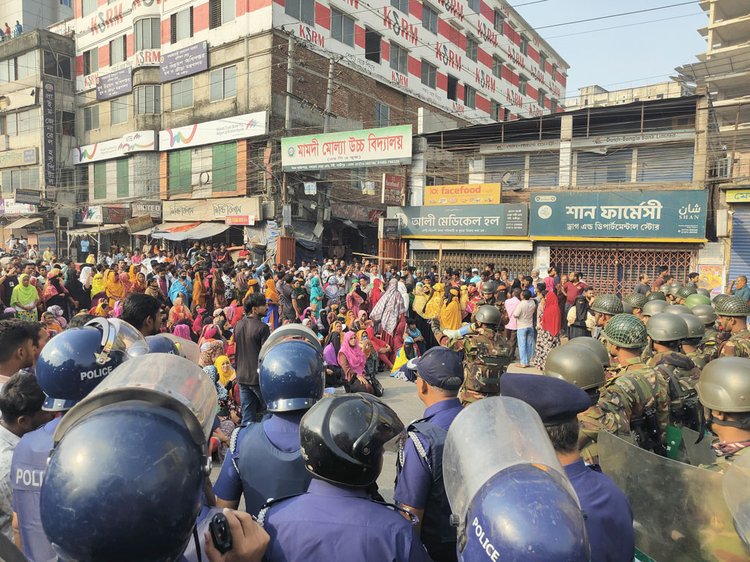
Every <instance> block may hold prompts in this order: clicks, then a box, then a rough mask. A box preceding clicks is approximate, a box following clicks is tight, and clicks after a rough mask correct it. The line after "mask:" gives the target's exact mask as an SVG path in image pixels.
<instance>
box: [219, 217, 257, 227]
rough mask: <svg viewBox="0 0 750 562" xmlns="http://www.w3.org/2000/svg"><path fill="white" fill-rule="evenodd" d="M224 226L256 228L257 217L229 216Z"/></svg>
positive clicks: (225, 218)
mask: <svg viewBox="0 0 750 562" xmlns="http://www.w3.org/2000/svg"><path fill="white" fill-rule="evenodd" d="M224 224H228V225H231V226H254V225H255V217H254V216H252V215H227V216H226V217H224Z"/></svg>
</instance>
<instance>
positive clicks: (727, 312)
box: [715, 296, 750, 317]
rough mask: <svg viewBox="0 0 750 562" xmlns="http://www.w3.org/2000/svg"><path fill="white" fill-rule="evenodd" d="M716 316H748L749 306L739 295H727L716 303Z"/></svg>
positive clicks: (749, 313)
mask: <svg viewBox="0 0 750 562" xmlns="http://www.w3.org/2000/svg"><path fill="white" fill-rule="evenodd" d="M715 309H716V315H717V316H737V317H739V316H750V306H748V305H747V301H745V300H744V299H741V298H740V297H735V296H731V297H727V298H725V299H722V300H720V301H719V302H718V303H716V306H715Z"/></svg>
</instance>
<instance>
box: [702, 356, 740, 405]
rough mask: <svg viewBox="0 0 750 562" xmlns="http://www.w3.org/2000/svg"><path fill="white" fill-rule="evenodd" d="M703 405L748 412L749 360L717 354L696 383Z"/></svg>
mask: <svg viewBox="0 0 750 562" xmlns="http://www.w3.org/2000/svg"><path fill="white" fill-rule="evenodd" d="M695 389H696V390H697V391H698V398H699V399H700V401H701V404H703V405H704V406H705V407H706V408H710V409H711V410H718V411H720V412H728V413H735V412H750V359H746V358H744V357H720V358H719V359H715V360H713V361H711V362H710V363H709V364H708V365H706V366H705V367H704V368H703V372H702V373H701V378H700V380H699V381H698V384H696V385H695Z"/></svg>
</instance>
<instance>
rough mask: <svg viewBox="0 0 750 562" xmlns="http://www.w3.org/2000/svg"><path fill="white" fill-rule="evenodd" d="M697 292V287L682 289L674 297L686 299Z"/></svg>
mask: <svg viewBox="0 0 750 562" xmlns="http://www.w3.org/2000/svg"><path fill="white" fill-rule="evenodd" d="M697 292H698V289H696V288H695V287H680V288H679V289H677V291H676V292H675V294H674V295H675V296H676V297H677V298H678V299H686V298H688V297H689V296H690V295H694V294H696V293H697Z"/></svg>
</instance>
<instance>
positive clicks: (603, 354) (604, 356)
mask: <svg viewBox="0 0 750 562" xmlns="http://www.w3.org/2000/svg"><path fill="white" fill-rule="evenodd" d="M565 345H578V346H581V347H585V348H586V349H588V350H589V351H591V352H592V353H593V354H594V355H596V357H597V358H598V359H599V361H600V362H601V364H602V367H604V368H605V369H606V368H607V367H609V353H607V350H606V349H605V348H604V346H603V345H602V342H600V341H599V340H597V339H596V338H592V337H591V336H581V337H578V338H573V339H572V340H569V341H568V343H566V344H565Z"/></svg>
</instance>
